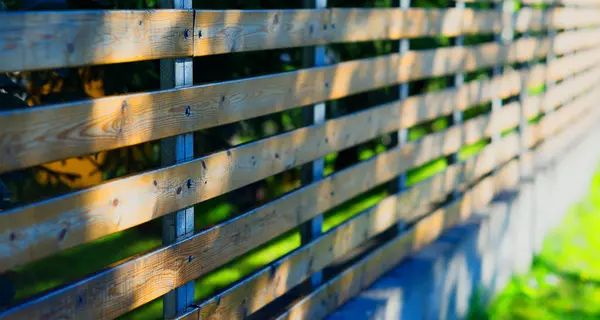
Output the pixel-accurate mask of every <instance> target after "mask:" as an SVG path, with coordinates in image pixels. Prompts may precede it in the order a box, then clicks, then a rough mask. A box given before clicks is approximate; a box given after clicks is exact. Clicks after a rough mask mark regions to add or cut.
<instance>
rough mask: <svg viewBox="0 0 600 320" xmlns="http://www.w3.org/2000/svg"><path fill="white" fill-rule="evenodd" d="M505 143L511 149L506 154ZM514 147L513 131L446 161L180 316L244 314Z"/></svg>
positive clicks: (428, 205) (423, 208)
mask: <svg viewBox="0 0 600 320" xmlns="http://www.w3.org/2000/svg"><path fill="white" fill-rule="evenodd" d="M507 149H508V150H511V151H512V153H511V154H508V152H506V150H507ZM517 151H518V139H517V137H516V135H514V134H513V135H511V136H510V137H508V139H504V140H502V141H501V142H499V143H498V144H496V145H490V146H488V147H486V148H485V149H484V150H483V151H482V152H481V153H480V154H478V155H477V156H476V157H473V158H471V159H469V160H467V162H465V163H460V164H455V165H453V166H450V167H448V168H447V169H446V171H445V172H443V173H441V174H438V175H436V176H435V177H433V178H431V179H429V180H427V181H424V182H422V183H420V184H418V185H416V186H414V187H412V188H411V189H409V190H407V191H406V192H404V193H402V194H400V195H392V196H389V197H387V198H385V199H384V200H382V201H381V202H380V203H378V204H377V205H375V206H373V207H371V208H370V209H367V210H366V211H364V212H363V213H361V214H359V215H357V216H356V217H354V218H352V219H351V220H349V221H347V222H345V223H344V224H342V225H340V226H338V227H336V228H335V229H333V230H331V231H330V232H328V233H327V234H325V235H324V236H322V237H320V238H318V239H316V240H315V241H313V242H311V243H310V244H307V245H306V246H304V247H302V248H300V249H298V250H296V251H294V252H293V253H291V254H290V255H288V256H286V257H285V258H282V259H280V260H279V261H277V262H275V263H273V264H272V265H270V266H268V267H266V268H264V269H262V270H261V271H258V272H256V273H255V274H254V275H253V276H251V277H250V278H248V279H247V280H245V281H243V282H241V283H240V284H237V285H235V286H234V287H233V288H231V289H229V290H227V291H225V292H224V293H222V294H220V295H218V296H215V297H213V298H211V299H209V300H208V301H206V302H204V303H202V304H200V305H199V308H197V309H196V310H192V311H189V312H188V313H186V314H185V315H183V316H181V317H180V319H199V318H200V319H232V320H233V319H242V318H245V317H246V316H247V315H248V314H252V313H253V312H256V311H257V310H259V309H260V308H262V307H263V306H265V305H267V304H268V303H270V302H272V301H274V300H275V299H276V298H278V297H280V296H281V295H283V294H284V293H286V292H288V291H289V290H291V289H292V288H294V287H295V286H297V285H299V284H300V283H302V281H304V280H306V279H308V277H310V275H311V274H312V273H314V272H317V271H319V270H321V269H323V268H324V267H326V266H327V265H329V264H330V263H332V262H333V261H335V260H336V259H339V258H341V257H342V256H343V255H345V254H347V253H348V252H350V251H351V250H353V249H356V248H358V246H360V245H361V244H362V243H364V241H366V240H368V239H369V238H371V237H373V236H375V235H377V234H379V233H381V232H383V231H385V230H386V229H388V228H390V227H392V226H394V225H395V224H397V223H398V222H399V221H405V222H411V221H412V220H414V219H417V218H419V217H421V216H423V215H424V214H425V213H427V212H430V211H431V210H432V205H434V204H435V203H437V202H439V201H442V200H444V199H445V198H446V196H447V195H448V194H450V193H451V192H452V191H453V190H455V188H458V187H459V185H465V184H470V183H472V182H474V181H475V180H476V179H478V178H480V177H481V176H483V175H484V174H486V173H489V172H490V171H491V170H492V169H493V168H494V166H495V165H496V164H500V163H502V162H504V161H507V160H509V159H510V158H511V157H513V156H515V155H516V153H517ZM490 160H491V161H490ZM463 177H464V179H463Z"/></svg>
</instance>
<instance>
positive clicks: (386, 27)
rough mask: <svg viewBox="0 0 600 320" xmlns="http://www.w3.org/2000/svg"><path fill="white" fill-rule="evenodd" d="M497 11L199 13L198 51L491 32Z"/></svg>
mask: <svg viewBox="0 0 600 320" xmlns="http://www.w3.org/2000/svg"><path fill="white" fill-rule="evenodd" d="M500 25H501V19H500V16H499V14H498V12H497V11H494V10H480V11H474V10H469V9H467V10H464V11H461V10H456V9H447V10H442V9H409V10H408V11H402V10H401V9H394V8H392V9H337V8H336V9H319V10H251V11H248V10H222V11H203V10H198V11H196V26H195V33H196V34H198V35H200V34H201V35H202V37H199V38H198V39H197V41H196V42H195V43H194V44H195V49H194V55H196V56H204V55H212V54H221V53H229V52H240V51H254V50H265V49H276V48H288V47H299V46H313V45H322V44H328V43H339V42H357V41H372V40H377V39H399V38H414V37H425V36H436V35H445V36H456V35H459V34H465V33H469V34H474V33H493V32H496V31H498V30H500V28H501V26H500Z"/></svg>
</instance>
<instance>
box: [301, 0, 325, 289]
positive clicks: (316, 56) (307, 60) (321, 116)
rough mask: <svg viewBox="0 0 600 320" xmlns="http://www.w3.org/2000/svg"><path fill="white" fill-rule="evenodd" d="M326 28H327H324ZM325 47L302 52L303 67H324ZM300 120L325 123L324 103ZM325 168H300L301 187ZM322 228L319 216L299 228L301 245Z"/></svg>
mask: <svg viewBox="0 0 600 320" xmlns="http://www.w3.org/2000/svg"><path fill="white" fill-rule="evenodd" d="M304 7H305V8H312V9H325V8H327V0H304ZM326 27H327V26H326ZM326 50H327V47H326V46H316V47H314V48H307V49H305V51H304V65H305V66H306V67H310V66H324V65H326V64H327V61H326ZM302 118H303V124H304V125H312V124H319V123H324V122H325V102H319V103H316V104H315V105H313V106H312V107H306V108H304V109H303V110H302ZM324 166H325V158H320V159H316V160H314V161H312V162H310V163H307V164H305V165H303V166H302V177H301V180H302V185H305V184H308V183H313V182H316V181H318V180H321V179H322V178H323V169H324ZM322 228H323V216H322V215H320V216H318V217H315V218H313V219H311V220H310V221H308V222H307V223H305V224H304V225H303V226H302V227H301V228H300V233H301V239H302V244H306V243H308V242H310V241H312V240H313V239H315V238H317V237H319V235H321V233H322ZM322 281H323V272H322V271H320V272H316V273H315V274H313V275H312V276H311V286H312V287H313V288H314V287H317V286H319V285H321V283H322Z"/></svg>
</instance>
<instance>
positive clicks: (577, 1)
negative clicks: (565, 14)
mask: <svg viewBox="0 0 600 320" xmlns="http://www.w3.org/2000/svg"><path fill="white" fill-rule="evenodd" d="M502 1H503V0H465V2H467V3H473V2H482V3H486V2H487V3H496V2H502ZM520 2H521V3H522V4H525V5H535V4H546V5H563V6H578V7H598V6H600V3H598V1H596V0H523V1H520Z"/></svg>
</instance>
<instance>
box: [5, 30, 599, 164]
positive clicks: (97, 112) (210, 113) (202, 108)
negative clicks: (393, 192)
mask: <svg viewBox="0 0 600 320" xmlns="http://www.w3.org/2000/svg"><path fill="white" fill-rule="evenodd" d="M594 31H595V30H594ZM595 32H596V33H593V32H591V31H587V30H584V31H576V32H567V33H562V34H560V35H559V36H557V38H556V41H555V46H554V50H555V51H556V52H557V53H561V52H569V51H572V50H575V49H584V48H588V47H593V46H595V45H598V44H600V31H595ZM578 35H581V37H578ZM593 35H595V36H596V37H595V38H594V37H592V36H593ZM548 46H549V42H548V40H547V39H545V38H540V39H537V38H532V39H521V40H518V41H516V42H515V43H513V44H510V45H506V46H500V45H498V44H494V43H490V44H483V45H478V46H473V47H454V48H441V49H435V50H424V51H411V52H409V53H407V54H403V55H400V54H392V55H387V56H382V57H377V58H372V59H363V60H355V61H349V62H344V63H340V64H337V65H334V66H327V67H319V68H312V69H304V70H300V71H295V72H288V73H283V74H277V75H270V76H265V77H258V78H250V79H245V80H238V81H229V82H223V83H216V84H209V85H202V86H193V87H189V88H184V89H173V90H165V91H158V92H152V93H141V94H133V95H124V96H116V97H110V98H103V99H96V100H89V101H80V102H74V103H66V104H59V105H54V106H51V107H39V108H26V109H21V110H14V111H5V112H1V113H0V150H2V152H1V153H0V172H5V171H10V170H15V169H19V168H24V167H29V166H33V165H38V164H42V163H46V162H50V161H54V160H60V159H65V158H69V157H75V156H81V155H84V154H90V153H94V152H99V151H104V150H109V149H114V148H120V147H125V146H130V145H134V144H138V143H142V142H146V141H151V140H157V139H162V138H166V137H169V136H173V135H179V134H183V133H188V132H193V131H197V130H201V129H205V128H210V127H214V126H218V125H222V124H227V123H232V122H236V121H240V120H244V119H249V118H254V117H259V116H262V115H266V114H271V113H274V112H279V111H283V110H288V109H291V108H295V107H299V106H304V105H308V104H311V103H316V102H320V101H324V100H330V99H337V98H341V97H344V96H348V95H351V94H355V93H359V92H364V91H368V90H373V89H377V88H381V87H384V86H387V85H392V84H396V83H399V82H405V81H411V80H418V79H424V78H428V77H432V76H440V75H446V74H452V73H455V72H458V71H472V70H476V69H479V68H484V67H489V66H492V65H495V64H498V63H508V62H518V61H527V60H529V59H531V58H533V57H542V56H544V55H545V54H546V52H547V50H548ZM186 110H187V111H188V112H186ZM24 124H26V125H24Z"/></svg>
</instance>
